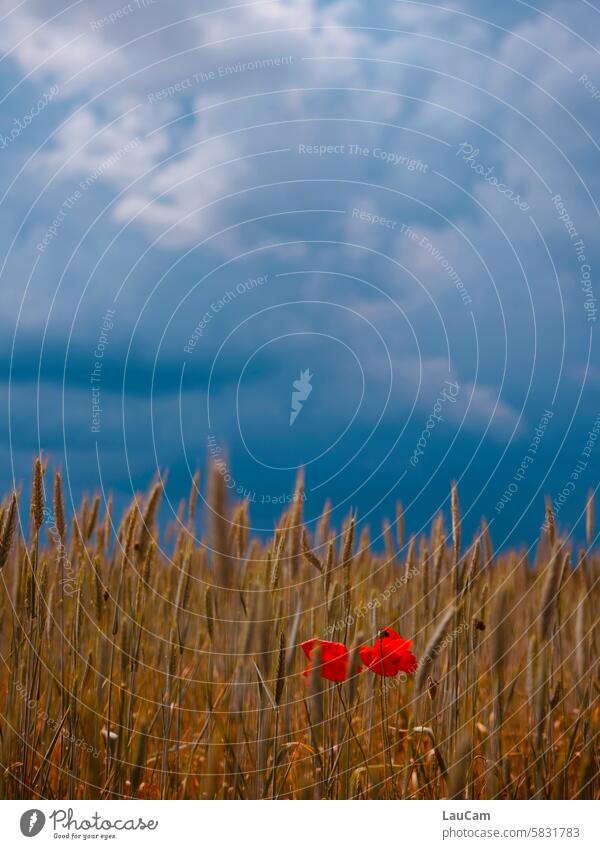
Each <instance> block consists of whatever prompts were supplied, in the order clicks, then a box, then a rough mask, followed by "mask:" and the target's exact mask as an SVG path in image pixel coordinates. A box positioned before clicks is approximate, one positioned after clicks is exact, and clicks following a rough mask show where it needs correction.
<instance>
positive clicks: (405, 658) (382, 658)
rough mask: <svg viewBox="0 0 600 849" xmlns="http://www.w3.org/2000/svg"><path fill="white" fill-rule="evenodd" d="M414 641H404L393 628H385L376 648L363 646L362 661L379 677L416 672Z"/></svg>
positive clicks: (361, 649) (377, 640)
mask: <svg viewBox="0 0 600 849" xmlns="http://www.w3.org/2000/svg"><path fill="white" fill-rule="evenodd" d="M411 646H412V640H404V639H403V638H402V637H401V636H400V634H398V633H396V631H393V630H392V629H391V628H385V629H384V630H383V631H381V632H380V634H379V636H378V637H377V639H376V640H375V645H374V646H361V647H360V649H359V651H360V659H361V660H362V662H363V663H364V665H365V666H366V667H367V668H368V669H370V670H371V671H372V672H375V673H376V674H377V675H383V676H387V677H391V676H393V675H397V674H398V672H415V671H416V669H417V666H418V663H417V658H416V657H415V656H414V654H413V653H412V652H411V650H410V647H411Z"/></svg>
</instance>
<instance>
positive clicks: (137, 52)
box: [0, 0, 600, 546]
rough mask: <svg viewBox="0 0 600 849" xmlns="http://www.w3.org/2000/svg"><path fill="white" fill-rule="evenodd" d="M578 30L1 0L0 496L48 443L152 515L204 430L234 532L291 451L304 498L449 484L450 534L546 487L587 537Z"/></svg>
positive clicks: (593, 380)
mask: <svg viewBox="0 0 600 849" xmlns="http://www.w3.org/2000/svg"><path fill="white" fill-rule="evenodd" d="M599 41H600V11H598V10H597V9H596V8H594V6H593V5H592V4H591V3H588V2H585V0H572V1H571V2H569V3H564V2H544V3H542V2H538V3H537V4H535V3H525V2H521V1H520V0H506V2H503V3H498V2H491V1H490V2H482V0H479V2H467V1H466V0H465V1H464V2H453V3H447V4H444V3H439V4H434V3H422V2H404V0H397V2H381V3H376V4H364V3H359V2H355V0H341V2H315V0H294V2H285V0H275V1H274V2H259V3H236V4H231V5H230V6H228V7H222V6H219V5H218V4H212V3H203V4H202V7H201V11H199V10H198V4H196V3H192V2H188V1H187V0H180V2H178V3H167V2H163V0H155V2H153V3H152V2H149V0H139V1H138V0H132V2H127V3H123V2H121V0H107V2H104V0H95V1H94V2H93V3H91V2H74V3H64V2H56V0H43V2H42V0H39V2H32V1H31V0H29V2H23V3H14V2H12V0H8V2H7V3H6V4H4V6H3V11H2V19H1V25H0V49H1V51H2V57H1V59H0V92H1V95H0V96H1V98H2V110H1V112H0V158H1V161H2V164H3V167H2V169H1V171H0V183H1V185H0V192H1V194H0V197H1V200H0V223H1V225H2V226H0V249H1V258H2V262H1V266H0V276H1V285H2V291H3V310H2V313H1V314H0V322H1V326H2V334H1V336H0V345H1V346H2V363H3V369H2V376H1V378H2V385H1V386H0V398H1V400H2V410H3V427H2V433H1V445H0V451H1V459H2V469H3V472H2V474H3V486H4V488H7V487H9V486H10V485H12V481H13V479H14V480H17V481H21V480H24V479H27V477H28V475H29V469H30V466H31V460H32V457H33V455H34V453H35V452H36V451H37V450H38V448H41V449H42V450H43V452H44V453H45V454H46V455H47V456H48V457H49V459H50V460H51V462H52V463H53V464H55V465H57V466H60V467H62V468H63V470H64V474H65V478H66V480H67V484H68V487H69V490H70V493H71V495H72V498H73V500H77V499H78V498H79V497H80V496H81V493H82V492H83V491H84V490H86V489H87V490H93V489H95V488H96V487H98V486H102V488H103V490H104V491H105V492H107V491H108V490H112V491H113V492H114V494H115V497H116V499H117V501H118V503H119V504H124V503H125V502H126V501H128V500H129V499H130V498H131V495H132V493H133V492H134V491H136V490H139V489H141V488H145V487H146V485H147V484H148V483H149V481H150V480H151V479H152V477H153V476H154V475H155V474H156V473H157V470H159V471H160V473H162V474H166V475H167V495H168V505H167V508H166V509H172V510H173V511H176V509H177V505H178V502H179V500H180V498H181V497H183V496H184V495H185V494H186V493H187V491H188V489H189V485H190V476H191V474H192V473H193V470H194V469H195V468H196V467H201V468H205V466H206V459H207V456H208V455H209V454H210V453H211V452H212V453H213V454H215V452H216V451H220V452H222V454H219V456H220V457H223V458H225V462H226V467H227V470H228V475H229V477H228V480H229V481H230V484H231V495H232V498H233V499H234V498H236V497H239V495H240V493H241V494H244V495H248V496H249V497H250V499H251V501H252V502H253V503H252V507H251V515H252V517H253V520H254V523H255V525H256V527H257V529H269V528H271V527H272V525H273V520H274V517H275V516H276V515H277V514H278V512H279V511H280V509H281V502H282V501H286V499H289V495H290V493H291V491H292V490H293V481H294V478H295V475H296V470H297V468H298V467H299V466H303V467H304V469H305V475H306V494H307V500H306V504H305V510H306V515H307V518H308V519H309V520H310V519H312V518H314V516H316V515H318V514H319V512H320V510H321V509H322V505H323V502H324V500H325V498H327V497H329V498H330V499H331V501H332V503H333V507H334V517H335V520H336V521H337V520H339V519H340V517H341V516H342V515H343V514H345V513H347V511H348V510H349V509H350V507H353V508H354V509H356V510H357V512H358V516H359V519H360V520H361V521H370V522H371V523H373V524H374V525H375V527H376V528H378V527H379V526H380V523H381V519H382V517H383V516H385V515H390V514H392V513H393V510H394V502H395V501H396V500H401V501H402V502H404V504H406V505H407V508H408V524H409V526H410V528H411V529H412V530H413V531H415V532H420V531H421V530H422V529H424V528H426V527H427V526H428V525H429V523H430V521H431V518H432V516H433V514H434V513H435V512H436V511H437V510H438V509H439V508H440V507H441V508H443V509H447V499H448V489H449V482H450V481H451V480H453V479H456V480H458V481H459V492H460V496H461V504H462V507H463V510H464V512H465V514H466V515H465V526H466V529H467V533H468V534H469V535H470V534H471V533H473V532H474V531H475V529H476V527H477V524H478V522H479V520H480V518H481V516H482V515H484V514H485V515H487V516H488V518H489V519H491V520H493V521H492V538H493V541H494V543H495V544H496V545H498V546H505V545H508V544H509V543H511V544H512V543H521V542H523V543H526V544H527V545H529V544H531V543H533V542H534V541H535V539H536V537H537V534H538V531H539V526H540V523H541V520H542V518H543V499H544V494H547V495H549V496H550V497H551V498H552V499H559V501H558V502H557V503H560V506H559V509H558V510H557V512H558V522H559V525H560V526H561V527H564V528H568V529H571V528H574V530H575V535H576V537H577V538H578V539H581V536H582V534H581V521H580V517H581V514H582V511H583V509H584V505H585V500H586V497H587V492H588V490H589V488H590V487H596V485H597V481H598V472H599V469H600V448H599V447H597V445H596V441H597V433H598V429H600V422H599V420H598V416H599V415H600V403H599V393H598V389H597V387H598V382H599V378H600V360H599V357H598V347H597V341H596V338H595V335H596V333H597V331H596V309H597V306H598V299H599V298H600V282H599V281H598V279H597V269H598V267H599V263H600V256H599V249H598V239H597V236H596V234H597V230H598V223H599V222H598V212H599V210H598V196H599V192H598V188H599V185H598V184H599V176H598V175H599V173H600V169H599V167H598V166H599V164H600V148H599V145H598V129H599V127H600V54H599V50H598V47H599ZM190 340H192V343H193V344H191V343H190ZM305 370H308V371H309V373H310V385H311V391H310V393H309V394H308V395H307V397H306V398H305V400H304V401H302V402H301V404H302V406H301V409H300V412H299V414H298V415H297V417H296V419H295V420H294V422H293V425H291V426H290V423H289V422H290V411H291V403H292V393H293V392H294V391H295V390H294V386H293V384H294V381H297V380H299V379H300V375H301V373H302V372H303V371H305ZM449 387H452V390H451V391H450V389H449ZM305 394H306V393H305ZM590 432H591V434H592V436H591V437H590ZM215 446H216V448H215ZM507 493H508V495H507ZM561 493H563V494H562V495H561ZM503 495H504V501H502V498H503Z"/></svg>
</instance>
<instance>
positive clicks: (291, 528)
mask: <svg viewBox="0 0 600 849" xmlns="http://www.w3.org/2000/svg"><path fill="white" fill-rule="evenodd" d="M207 478H208V480H207V483H206V486H205V485H204V480H202V481H201V479H200V475H199V474H197V475H196V477H195V478H194V483H193V486H192V491H191V493H190V497H189V499H188V501H187V502H186V503H182V504H181V505H180V508H179V512H178V515H177V518H176V520H172V521H171V522H170V523H169V526H168V527H165V528H160V527H159V524H160V522H159V521H158V517H159V515H160V513H159V510H160V504H161V500H162V497H163V491H162V486H161V484H160V483H155V484H154V485H153V486H152V487H151V488H150V490H149V492H148V493H147V495H145V496H142V495H140V496H137V497H136V498H135V499H134V500H133V501H132V503H131V505H130V506H129V508H128V509H127V510H126V511H125V513H124V515H123V516H122V517H121V518H120V520H119V519H117V518H116V517H115V516H113V515H112V509H111V504H110V500H109V502H108V503H107V504H104V503H103V502H102V500H101V498H100V496H99V495H96V496H95V497H94V498H84V500H83V503H82V504H81V505H80V507H79V508H78V510H77V512H76V514H75V515H73V516H72V517H71V516H69V515H68V514H67V510H66V507H65V500H64V495H63V489H62V482H61V478H60V475H59V474H56V473H55V474H53V473H52V472H51V470H49V469H48V468H47V467H46V465H45V463H43V462H42V461H41V460H40V459H37V460H36V462H35V464H34V473H33V486H32V494H31V504H30V507H29V504H24V503H20V502H23V501H24V499H23V498H20V497H19V496H18V495H17V494H16V493H15V494H9V495H8V496H7V497H6V498H5V499H4V501H3V503H2V508H1V514H0V568H1V570H2V572H1V576H0V580H1V586H0V610H1V618H0V653H1V654H0V656H1V667H0V682H1V687H0V753H1V770H0V796H1V797H2V798H5V799H14V798H34V799H35V798H48V799H67V798H68V799H121V798H140V799H160V798H168V799H175V798H180V799H262V798H265V799H346V798H356V799H444V798H452V799H491V798H498V799H532V798H536V799H564V798H599V797H600V774H599V766H600V763H599V751H598V731H599V730H600V712H599V705H598V692H599V690H600V680H599V678H598V638H599V634H598V616H599V614H598V611H599V610H600V595H599V592H600V591H599V585H598V576H599V575H600V570H599V566H600V558H599V556H598V554H597V553H594V552H592V551H591V548H590V543H591V540H592V539H593V535H594V518H593V501H592V498H591V497H590V499H589V501H588V505H587V540H588V546H587V549H581V550H578V551H575V550H573V546H572V545H571V544H570V543H569V542H568V540H565V539H564V538H562V537H561V536H560V535H559V531H558V529H557V527H556V524H555V522H554V517H553V516H552V512H551V509H550V508H548V510H547V514H546V517H541V522H542V521H543V522H544V526H543V533H542V537H541V541H540V543H539V545H538V546H537V548H536V550H535V554H534V556H531V557H527V556H526V553H525V550H523V551H512V552H509V553H502V554H499V555H496V554H495V553H494V551H493V548H492V542H491V540H490V534H489V532H488V528H487V526H486V525H485V522H484V523H483V524H482V527H481V529H480V532H479V533H478V534H477V535H476V537H475V539H473V540H468V541H467V540H464V539H462V538H461V522H460V507H459V501H458V493H457V490H456V488H455V487H452V490H451V498H450V502H451V521H450V522H449V523H448V525H449V527H446V526H445V524H444V519H443V517H442V515H441V514H440V515H439V516H438V517H437V518H436V519H435V521H434V522H433V525H432V529H431V533H430V536H429V537H428V538H426V537H425V536H423V537H421V538H419V539H415V538H413V537H410V536H409V535H407V534H406V532H405V529H404V520H403V513H402V508H401V506H400V505H398V509H397V513H396V515H395V516H394V518H393V520H391V521H390V522H386V523H384V526H383V528H382V529H379V528H378V529H374V530H373V531H372V536H373V539H374V540H376V541H377V542H376V544H373V545H372V543H371V539H370V534H369V531H368V529H362V530H361V532H360V534H358V533H355V523H356V517H355V516H354V515H353V514H352V513H350V514H349V515H348V517H347V519H346V521H345V522H344V524H343V527H341V528H339V529H335V528H333V527H332V526H331V525H330V521H329V505H328V504H326V505H325V506H324V510H323V515H322V517H321V519H320V521H319V522H318V524H317V525H316V526H314V527H313V530H312V532H309V530H308V529H307V528H305V527H304V525H303V503H304V502H303V482H302V477H301V476H300V477H299V478H298V482H297V485H296V492H295V496H294V498H293V499H292V500H291V503H290V504H289V505H288V509H287V510H286V511H285V512H284V514H283V515H282V516H281V517H280V519H279V521H278V523H277V525H276V527H275V529H274V533H273V535H272V536H271V538H270V539H268V540H266V541H265V540H259V539H257V538H255V537H254V535H253V533H252V529H251V520H250V516H249V506H248V504H247V503H245V502H242V503H237V504H234V503H228V498H227V495H228V493H227V487H226V484H225V481H224V479H223V476H222V474H221V473H220V472H219V470H218V469H217V468H212V469H208V470H207ZM28 509H29V528H27V527H26V525H27V522H26V521H24V517H26V516H27V513H28ZM23 525H25V528H23ZM198 527H205V528H206V529H207V530H206V536H205V537H201V538H198V537H197V530H196V529H197V528H198ZM23 530H25V534H24V533H23ZM381 540H383V542H384V546H383V545H382V544H381ZM383 548H385V550H382V549H383ZM387 628H389V629H394V632H397V633H399V634H400V635H402V637H403V638H406V639H408V640H412V648H411V651H412V652H413V653H414V656H415V658H416V668H413V669H411V671H409V672H402V671H400V672H398V674H395V675H389V676H381V675H378V674H377V673H376V672H374V671H372V669H369V668H362V669H361V666H362V663H361V652H360V650H359V647H360V646H361V645H366V644H373V643H374V642H375V645H377V642H376V641H377V640H378V639H381V640H383V637H382V636H381V635H382V634H387V632H386V631H385V629H387ZM313 638H317V640H320V641H321V642H317V643H315V644H314V645H315V649H314V651H313V653H312V657H311V662H310V663H309V668H308V670H307V671H306V674H302V673H303V671H305V667H306V666H307V658H306V657H305V652H304V651H303V650H302V648H301V643H303V642H304V641H307V640H311V639H313ZM329 642H334V643H338V644H344V646H346V647H347V655H346V656H345V660H344V663H345V664H346V666H344V669H345V670H346V672H347V674H344V675H342V676H341V677H342V678H343V679H344V680H329V679H328V678H327V677H324V675H325V670H326V658H325V654H326V650H327V646H328V643H329ZM381 644H382V645H383V643H381Z"/></svg>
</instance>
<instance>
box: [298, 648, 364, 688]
mask: <svg viewBox="0 0 600 849" xmlns="http://www.w3.org/2000/svg"><path fill="white" fill-rule="evenodd" d="M317 645H320V646H321V661H320V663H321V677H322V678H327V680H328V681H345V680H346V678H347V677H348V672H349V667H350V653H349V652H348V649H347V648H346V646H345V645H344V644H343V643H333V642H331V641H330V640H318V639H316V638H313V639H312V640H305V641H304V642H303V643H301V644H300V648H301V649H302V651H303V652H304V654H305V655H306V656H307V658H308V659H309V661H311V662H310V663H308V665H307V667H306V669H305V670H304V672H303V673H302V674H303V675H305V676H308V675H310V673H311V670H312V654H313V651H314V650H315V646H317ZM357 671H358V672H360V668H359V669H358V670H357Z"/></svg>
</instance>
